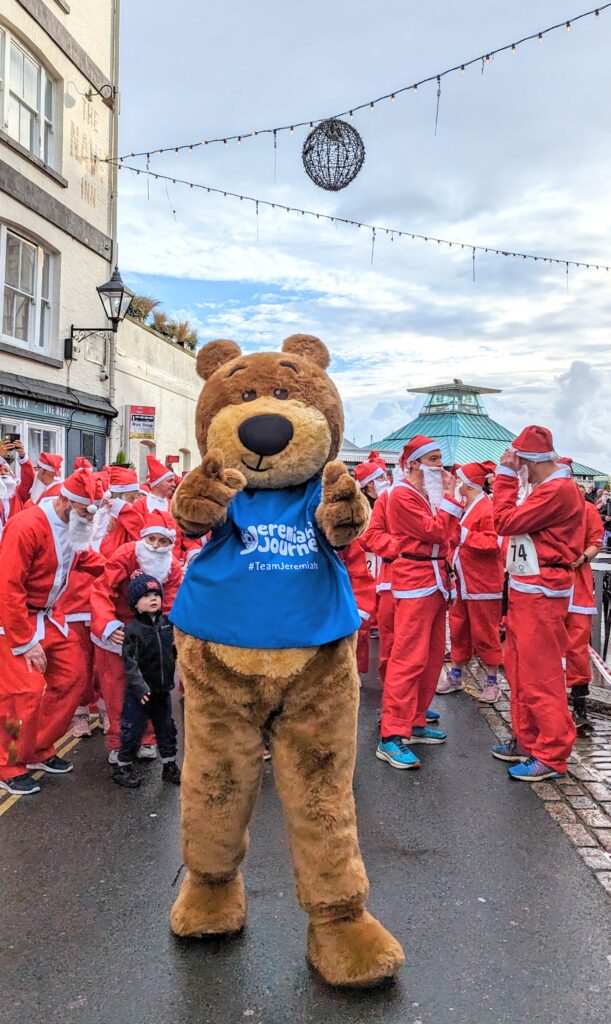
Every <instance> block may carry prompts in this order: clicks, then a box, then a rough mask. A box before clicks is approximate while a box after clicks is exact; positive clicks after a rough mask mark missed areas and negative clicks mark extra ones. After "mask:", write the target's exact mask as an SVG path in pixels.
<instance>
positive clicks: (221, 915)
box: [170, 872, 246, 939]
mask: <svg viewBox="0 0 611 1024" xmlns="http://www.w3.org/2000/svg"><path fill="white" fill-rule="evenodd" d="M245 921H246V894H245V892H244V881H243V878H242V876H241V875H236V877H235V878H232V879H231V881H230V882H217V883H214V884H211V883H210V882H204V881H202V880H201V879H200V878H198V876H197V875H194V874H192V872H189V873H188V874H187V876H186V878H185V880H184V882H183V883H182V885H181V887H180V892H179V894H178V897H177V899H176V902H175V904H174V906H173V907H172V913H171V915H170V924H171V926H172V931H173V932H174V935H179V936H181V937H182V938H187V937H188V938H192V939H201V938H203V937H204V936H206V935H210V936H212V935H232V934H234V933H235V932H239V931H241V930H242V928H243V927H244V923H245Z"/></svg>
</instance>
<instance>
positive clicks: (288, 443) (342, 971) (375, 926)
mask: <svg viewBox="0 0 611 1024" xmlns="http://www.w3.org/2000/svg"><path fill="white" fill-rule="evenodd" d="M328 364H329V353H328V351H327V349H326V347H325V346H324V345H323V343H322V342H321V341H320V340H319V339H318V338H315V337H311V336H309V335H293V336H291V337H290V338H287V339H286V341H285V342H284V344H283V346H282V352H281V353H272V352H264V353H255V354H250V355H243V354H242V353H241V350H240V348H239V346H238V345H237V344H236V343H235V342H233V341H226V340H220V341H212V342H210V343H209V344H207V345H205V346H204V347H203V348H202V349H201V350H200V352H199V353H198V356H197V372H198V374H199V376H200V377H202V378H203V380H204V382H205V385H204V387H203V389H202V392H201V395H200V398H199V402H198V406H197V412H196V433H197V442H198V446H199V450H200V452H201V456H202V462H201V464H200V465H199V466H198V467H197V468H196V469H194V470H192V471H191V472H190V473H189V474H188V475H187V477H186V478H185V479H184V480H183V482H182V483H181V484H180V486H179V488H178V490H177V491H176V494H175V495H174V499H173V502H172V514H173V516H174V518H175V519H176V521H177V523H178V524H179V526H180V528H181V529H182V530H183V531H184V532H185V533H186V534H187V535H188V536H190V537H197V536H203V535H204V534H206V533H208V532H209V531H211V538H210V540H209V542H208V544H207V545H206V546H205V548H204V549H203V551H202V552H201V554H199V555H198V556H197V557H196V558H195V559H194V561H193V562H192V564H191V565H190V567H189V570H188V572H187V574H186V576H185V578H184V580H183V583H182V585H181V588H180V590H179V593H178V596H177V598H176V601H175V604H174V607H173V609H172V614H171V618H172V621H173V622H174V625H175V636H176V646H177V649H178V657H179V665H180V672H181V677H182V681H183V685H184V690H185V716H184V717H185V756H184V767H183V776H182V791H181V828H182V845H183V856H184V862H185V865H186V867H187V869H188V871H187V874H186V875H185V879H184V881H183V883H182V887H181V889H180V892H179V894H178V897H177V899H176V902H175V904H174V907H173V909H172V915H171V925H172V930H173V932H174V933H175V934H176V935H179V936H190V937H197V938H201V937H203V936H212V935H223V934H225V935H227V934H231V933H235V932H238V931H240V930H241V929H242V927H243V926H244V922H245V918H246V898H245V892H244V882H243V879H242V874H241V872H240V864H241V862H242V860H243V858H244V855H245V853H246V848H247V844H248V832H247V828H248V824H249V821H250V818H251V815H252V811H253V806H254V803H255V799H256V796H257V792H258V788H259V784H260V780H261V773H262V764H263V757H262V755H263V734H264V733H265V734H266V735H267V736H268V737H269V743H270V747H271V751H272V757H273V768H274V774H275V779H276V785H277V788H278V792H279V795H280V799H281V801H282V805H283V809H284V815H285V820H286V826H287V830H288V835H289V841H290V847H291V855H292V861H293V868H294V872H295V877H296V887H297V896H298V899H299V902H300V903H301V906H302V907H303V909H304V910H305V911H306V913H307V914H308V915H309V928H308V938H307V956H308V959H309V961H310V963H311V964H312V965H313V966H314V967H315V968H316V969H317V970H318V971H319V973H320V974H321V975H322V977H323V978H324V979H325V980H326V981H327V982H328V983H330V984H333V985H354V986H367V985H374V984H377V983H379V982H381V981H383V980H384V979H385V978H389V977H391V976H392V975H394V974H395V973H396V971H397V970H398V969H399V967H400V966H401V964H402V963H403V960H404V956H403V950H402V949H401V946H400V945H399V943H398V942H397V941H396V939H395V938H393V936H392V935H391V934H390V933H389V932H388V931H387V930H386V929H385V928H383V927H382V925H381V924H380V923H379V922H378V921H377V920H376V919H375V918H374V917H372V916H371V914H369V913H368V912H367V910H366V909H365V900H366V897H367V892H368V881H367V875H366V873H365V867H364V865H363V861H362V859H361V854H360V850H359V845H358V838H357V831H356V815H355V807H354V797H353V791H352V778H353V772H354V762H355V751H356V728H357V711H358V702H359V677H358V673H357V670H356V661H355V636H356V631H357V630H358V627H359V616H358V612H357V609H356V604H355V602H354V598H353V597H352V594H351V590H350V583H349V580H348V575H347V573H346V570H345V568H344V566H343V565H342V563H341V561H340V559H339V557H338V555H337V554H336V551H335V549H342V548H344V547H345V546H346V545H348V544H350V542H351V541H353V540H354V539H355V538H356V537H358V536H359V535H360V534H361V533H362V532H363V531H364V529H365V527H366V525H367V521H368V517H369V506H368V504H367V501H366V499H365V498H364V497H363V495H362V494H361V493H360V492H359V490H358V489H357V487H356V484H355V482H354V480H353V479H352V478H351V477H350V475H349V474H348V472H347V470H346V468H345V466H343V464H342V463H341V462H339V461H335V460H336V458H337V454H338V451H339V448H340V445H341V440H342V433H343V410H342V404H341V399H340V397H339V394H338V392H337V389H336V388H335V385H334V384H333V383H332V381H331V380H330V378H329V377H328V375H327V373H326V368H327V366H328Z"/></svg>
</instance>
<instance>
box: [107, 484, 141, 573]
mask: <svg viewBox="0 0 611 1024" xmlns="http://www.w3.org/2000/svg"><path fill="white" fill-rule="evenodd" d="M136 506H138V507H136ZM144 522H145V520H144V517H143V515H142V510H141V507H140V499H138V501H132V502H129V501H124V500H123V498H115V500H114V501H113V503H112V505H111V506H110V520H109V524H108V531H107V533H106V536H105V537H104V540H103V541H102V543H101V544H100V554H102V555H104V558H110V556H111V555H114V553H115V551H116V550H117V548H120V547H123V545H124V544H129V542H130V541H132V540H140V530H141V529H142V527H143V526H144Z"/></svg>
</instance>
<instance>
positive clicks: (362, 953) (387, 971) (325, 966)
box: [307, 910, 405, 988]
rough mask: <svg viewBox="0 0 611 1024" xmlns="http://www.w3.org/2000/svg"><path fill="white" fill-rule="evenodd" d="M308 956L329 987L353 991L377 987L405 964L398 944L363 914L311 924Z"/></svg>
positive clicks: (374, 920) (362, 912) (369, 917)
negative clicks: (348, 988) (338, 986)
mask: <svg viewBox="0 0 611 1024" xmlns="http://www.w3.org/2000/svg"><path fill="white" fill-rule="evenodd" d="M307 955H308V960H309V961H310V963H311V964H312V966H313V967H315V968H316V970H317V971H318V972H319V974H320V975H322V977H323V978H324V980H325V981H326V982H328V984H329V985H345V986H352V987H355V988H368V987H373V986H374V985H379V984H380V983H381V982H383V981H386V980H387V979H388V978H392V977H393V975H394V974H396V973H397V971H398V970H399V968H400V967H401V966H402V964H403V963H404V962H405V955H404V953H403V950H402V949H401V946H400V945H399V943H398V942H397V940H396V939H395V938H393V936H392V935H391V934H390V932H389V931H387V930H386V928H384V927H383V926H382V925H381V924H380V922H379V921H376V919H375V917H372V916H371V914H369V913H368V912H367V911H366V910H362V911H360V912H359V914H357V916H356V917H353V918H347V919H346V918H344V919H343V920H340V921H329V922H325V923H317V922H310V927H309V929H308V951H307Z"/></svg>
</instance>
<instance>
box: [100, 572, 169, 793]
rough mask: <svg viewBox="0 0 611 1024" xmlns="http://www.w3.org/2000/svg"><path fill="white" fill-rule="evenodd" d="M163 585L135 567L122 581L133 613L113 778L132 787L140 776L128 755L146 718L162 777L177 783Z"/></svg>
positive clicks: (125, 652) (134, 748)
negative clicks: (131, 575) (150, 724)
mask: <svg viewBox="0 0 611 1024" xmlns="http://www.w3.org/2000/svg"><path fill="white" fill-rule="evenodd" d="M162 597H163V589H162V586H161V583H160V582H159V580H156V579H155V577H154V576H147V575H146V574H145V573H137V574H136V573H135V574H134V576H133V577H132V579H131V580H130V582H129V584H128V587H127V599H128V601H129V604H130V606H131V607H132V608H133V609H134V611H135V614H134V618H133V619H132V621H131V622H130V623H129V624H128V625H127V627H126V629H125V640H124V643H123V664H124V666H125V675H126V678H127V686H126V688H125V698H124V701H123V711H122V714H121V747H120V750H119V756H118V760H117V766H116V768H115V770H114V772H113V779H114V781H115V782H117V783H118V784H119V785H120V786H126V787H127V788H128V789H134V788H135V787H137V786H139V785H141V782H142V780H141V779H140V777H139V776H138V775H136V773H135V771H134V767H133V760H134V758H135V756H136V754H137V752H138V748H139V746H140V743H141V741H142V737H143V736H144V733H145V730H146V726H147V724H148V720H149V719H150V720H151V722H152V724H153V728H154V730H155V737H156V739H157V746H158V748H159V754H160V756H161V761H162V763H163V768H162V775H161V777H162V778H163V779H164V780H165V781H166V782H173V783H174V784H175V785H177V786H178V785H180V768H179V767H178V765H177V764H176V726H175V725H174V720H173V718H172V697H171V694H172V690H173V688H174V670H175V667H176V651H175V649H174V637H173V633H172V625H171V623H170V621H169V619H168V617H167V616H166V615H164V614H163V613H162V611H161V599H162Z"/></svg>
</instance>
